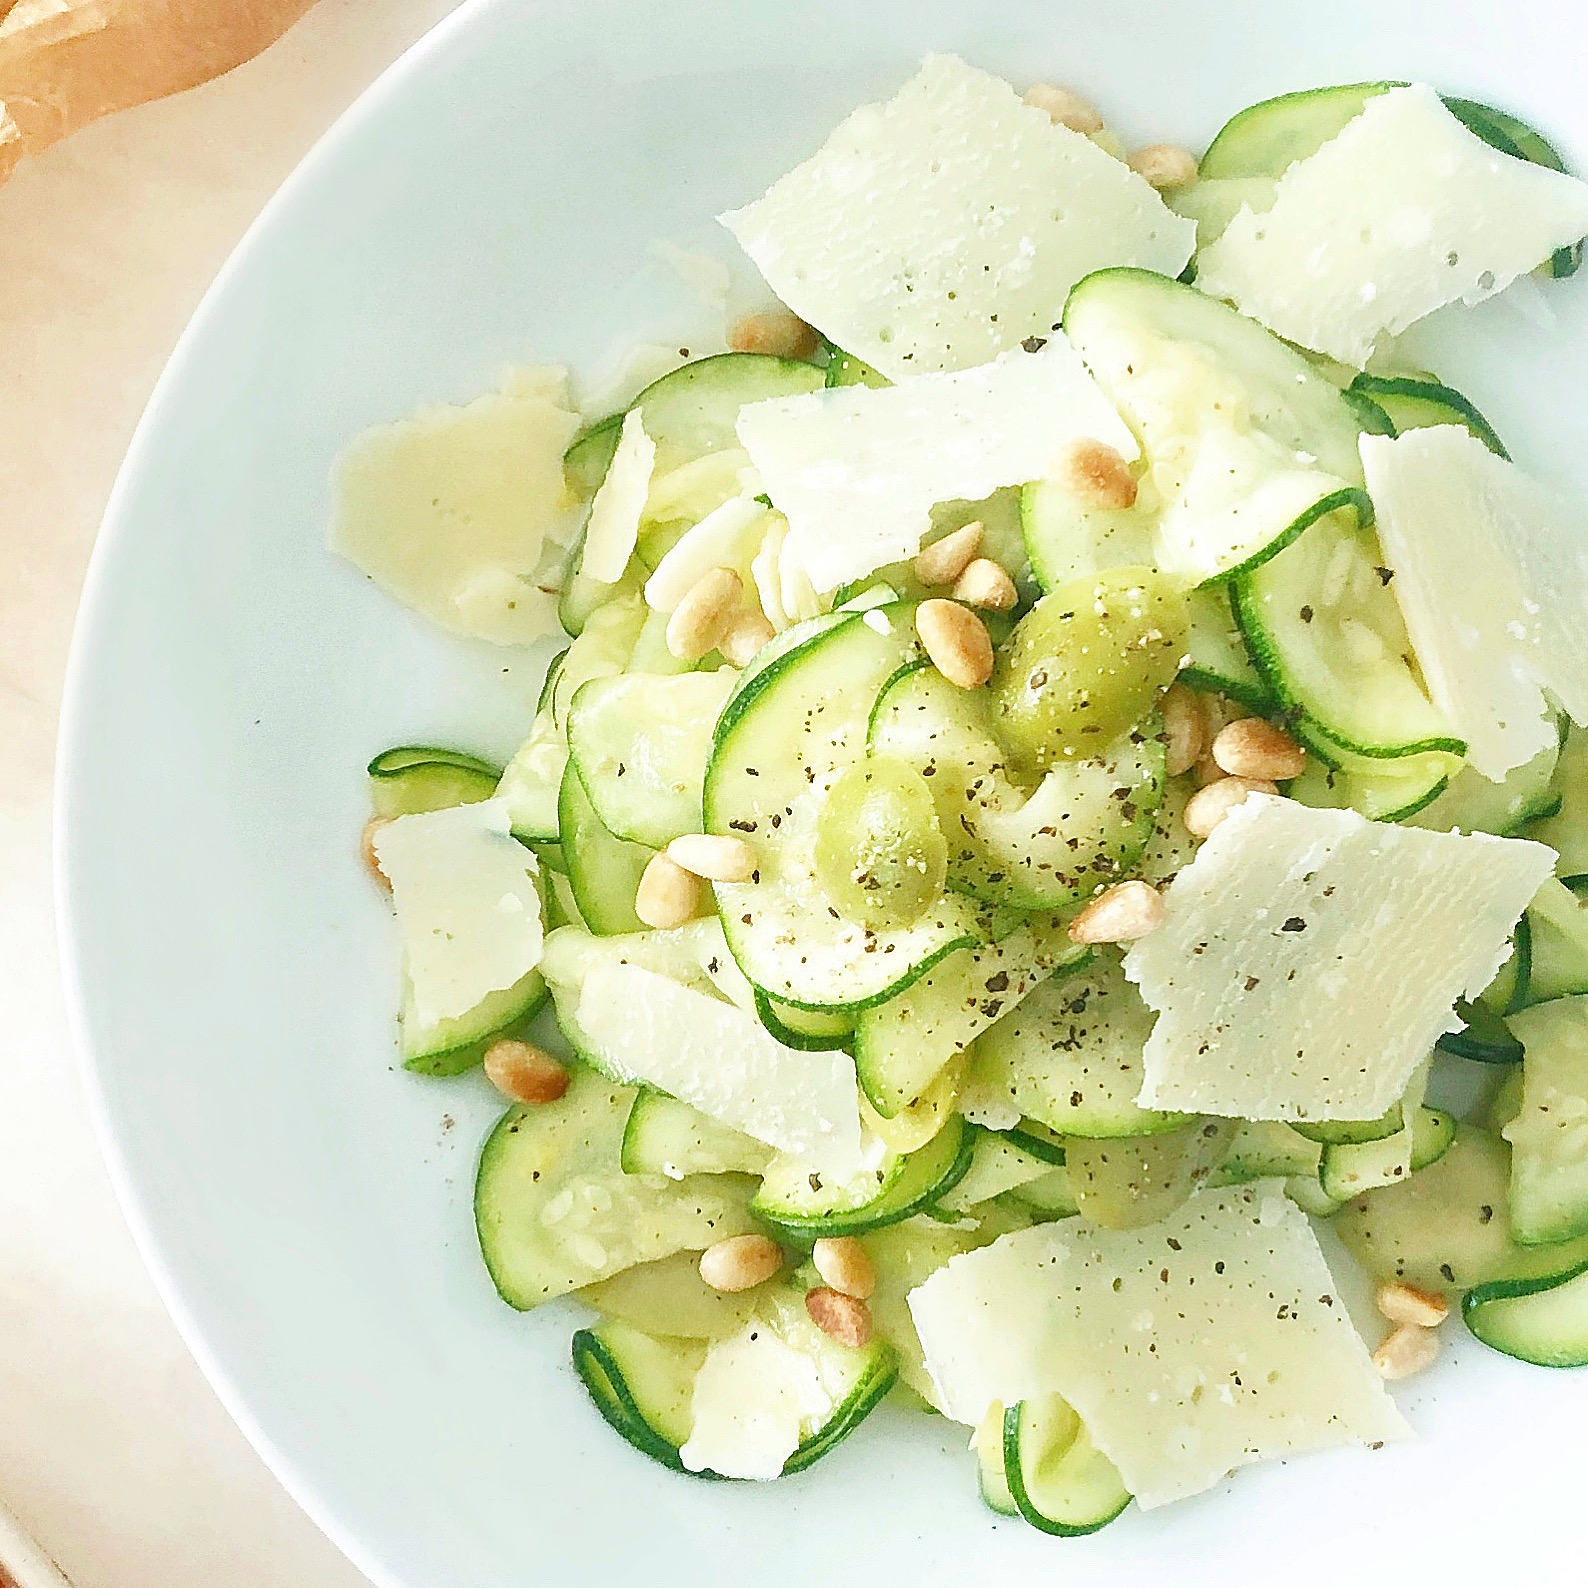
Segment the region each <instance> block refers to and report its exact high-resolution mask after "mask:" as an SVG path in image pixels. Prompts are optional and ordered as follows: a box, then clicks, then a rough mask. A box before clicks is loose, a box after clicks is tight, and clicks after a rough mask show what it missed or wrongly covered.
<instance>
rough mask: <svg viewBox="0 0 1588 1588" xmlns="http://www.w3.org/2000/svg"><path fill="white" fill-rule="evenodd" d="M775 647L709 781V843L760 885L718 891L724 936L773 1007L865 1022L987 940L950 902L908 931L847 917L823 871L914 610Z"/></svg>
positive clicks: (842, 624) (913, 646)
mask: <svg viewBox="0 0 1588 1588" xmlns="http://www.w3.org/2000/svg"><path fill="white" fill-rule="evenodd" d="M788 632H789V633H790V634H793V633H795V632H796V631H795V630H790V631H788ZM776 647H777V642H776V641H774V642H773V644H772V645H769V646H767V647H766V649H765V650H764V651H763V652H762V655H761V657H759V658H757V663H758V670H757V671H755V672H754V673H753V674H752V673H746V674H745V675H744V677H743V678H741V680H740V683H739V687H738V689H737V690H736V691H735V692H734V694H732V695H731V696H729V698H728V703H727V705H726V706H725V707H724V708H723V713H722V717H721V719H720V720H719V722H718V725H717V737H716V744H715V746H714V748H713V750H712V753H711V760H710V763H709V764H708V766H707V768H706V778H705V787H704V808H705V817H706V824H705V825H706V830H707V831H708V832H713V833H722V834H726V835H729V836H735V837H740V838H743V839H744V840H745V841H746V842H747V843H749V844H751V845H752V846H753V847H754V848H755V849H756V851H757V853H758V855H759V858H760V867H759V870H758V872H757V874H756V876H755V878H754V879H753V880H752V881H750V882H740V883H723V882H719V883H717V884H716V885H715V887H716V894H717V901H718V908H719V910H720V911H721V915H722V924H723V930H724V932H725V933H726V935H727V939H728V946H729V947H730V949H731V950H732V951H733V954H734V957H735V958H736V959H737V960H738V962H739V965H740V967H741V968H742V969H743V971H744V973H745V975H746V976H748V977H749V979H750V980H751V981H752V982H753V983H754V984H755V985H756V986H758V987H760V988H761V989H762V991H763V992H765V993H767V994H768V995H770V996H771V997H773V998H776V999H778V1000H779V1001H780V1002H782V1003H786V1004H790V1005H793V1006H795V1007H798V1008H807V1009H833V1010H842V1009H863V1008H865V1007H867V1006H868V1005H871V1004H877V1003H881V1002H883V1001H884V1000H885V999H888V998H891V997H893V996H894V995H896V994H897V993H899V992H901V991H903V989H904V988H905V987H907V986H909V984H910V983H911V982H913V981H915V980H916V979H917V978H918V977H920V976H923V975H924V974H925V973H926V972H927V971H928V970H930V969H931V968H932V966H933V965H935V964H936V963H937V962H938V960H940V959H942V958H943V956H944V955H945V954H949V953H951V952H952V951H953V950H954V949H956V948H959V947H962V946H964V945H965V944H968V943H973V942H978V941H982V940H983V939H984V938H985V936H986V932H987V927H986V924H985V923H984V922H983V920H982V919H981V917H980V914H979V912H978V911H977V909H976V908H975V907H974V906H973V904H972V903H971V902H970V901H969V900H967V899H964V898H962V897H961V896H960V895H958V894H953V893H945V894H942V895H940V896H939V897H938V898H937V900H936V901H935V902H933V903H931V904H929V905H928V906H927V907H926V909H925V910H924V911H923V912H922V913H921V914H920V915H919V916H917V917H916V918H915V919H914V920H911V921H909V922H906V923H903V924H900V925H898V926H896V927H892V928H887V927H874V926H868V925H866V924H864V923H862V922H860V921H857V920H854V919H852V918H850V917H848V916H846V915H845V913H844V911H843V910H842V909H841V908H840V907H839V903H838V901H837V900H835V899H834V897H833V896H832V895H831V893H830V892H829V890H828V889H827V887H826V886H825V884H824V882H823V880H822V876H821V874H820V869H819V867H818V864H817V839H818V834H819V824H820V820H821V815H822V811H823V809H824V804H825V796H826V794H827V792H828V790H829V789H830V788H831V787H832V784H833V782H834V781H835V779H836V777H837V775H838V774H839V773H840V772H842V771H843V770H844V769H846V768H847V767H849V766H851V765H853V764H854V763H855V762H857V761H859V760H860V759H861V758H862V757H863V756H864V754H865V747H866V725H867V721H868V719H869V717H870V715H871V709H872V706H873V704H874V703H875V701H876V699H877V697H878V695H880V694H881V693H882V690H883V688H884V687H885V686H886V684H887V683H888V680H889V679H891V678H892V677H893V676H894V675H895V674H896V673H897V672H898V671H899V669H900V668H901V667H904V666H907V665H909V664H910V663H912V662H914V661H916V660H917V659H918V658H919V655H920V651H919V647H918V645H917V642H916V638H915V628H914V615H913V609H911V608H910V607H908V606H902V607H880V608H875V609H873V610H872V611H870V612H867V613H864V614H861V613H856V612H846V613H842V614H834V615H833V617H832V618H830V619H826V620H818V621H817V622H816V623H815V624H812V625H810V626H809V627H807V628H806V629H805V631H804V632H803V633H802V634H800V635H799V637H798V638H797V639H795V640H792V641H789V642H788V643H787V647H786V648H785V649H783V650H781V651H776ZM774 651H776V654H775V655H774V656H773V657H771V658H770V659H767V660H763V658H766V657H767V653H768V652H774Z"/></svg>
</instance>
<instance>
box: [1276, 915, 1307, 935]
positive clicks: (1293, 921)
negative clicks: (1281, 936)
mask: <svg viewBox="0 0 1588 1588" xmlns="http://www.w3.org/2000/svg"><path fill="white" fill-rule="evenodd" d="M1279 930H1280V931H1281V932H1305V931H1306V930H1307V923H1306V922H1305V921H1304V920H1302V918H1301V917H1300V916H1299V915H1293V916H1291V918H1290V919H1289V920H1288V921H1286V922H1285V924H1284V925H1283V926H1282V927H1280V929H1279Z"/></svg>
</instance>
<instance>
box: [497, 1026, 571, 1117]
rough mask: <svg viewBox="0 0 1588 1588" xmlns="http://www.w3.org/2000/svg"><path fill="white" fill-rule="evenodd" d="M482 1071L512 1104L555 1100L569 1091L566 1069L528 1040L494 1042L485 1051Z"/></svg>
mask: <svg viewBox="0 0 1588 1588" xmlns="http://www.w3.org/2000/svg"><path fill="white" fill-rule="evenodd" d="M485 1074H486V1078H487V1079H488V1080H489V1081H490V1083H491V1085H492V1086H494V1087H495V1088H496V1089H497V1091H499V1092H500V1093H501V1094H502V1095H503V1096H504V1097H510V1098H512V1099H513V1101H514V1102H515V1103H555V1102H556V1101H557V1099H558V1098H559V1097H561V1096H562V1094H563V1093H564V1092H566V1091H567V1090H568V1072H567V1070H565V1069H564V1068H563V1067H562V1065H560V1064H559V1063H558V1062H557V1061H556V1060H555V1059H554V1058H553V1057H552V1056H551V1055H550V1054H549V1053H546V1052H543V1051H542V1050H541V1049H540V1048H537V1047H536V1046H535V1045H534V1044H533V1043H530V1042H514V1041H512V1040H511V1039H509V1038H504V1039H503V1040H502V1041H500V1042H493V1043H492V1044H491V1045H490V1047H488V1048H487V1049H486V1050H485Z"/></svg>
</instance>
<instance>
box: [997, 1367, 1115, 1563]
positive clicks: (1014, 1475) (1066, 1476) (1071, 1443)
mask: <svg viewBox="0 0 1588 1588" xmlns="http://www.w3.org/2000/svg"><path fill="white" fill-rule="evenodd" d="M1004 1477H1005V1479H1006V1481H1007V1483H1008V1486H1009V1494H1010V1497H1011V1498H1012V1499H1013V1500H1014V1502H1015V1505H1016V1507H1017V1508H1018V1510H1019V1512H1020V1514H1021V1516H1023V1517H1024V1518H1025V1519H1026V1521H1028V1522H1029V1523H1030V1524H1031V1525H1032V1526H1033V1527H1037V1528H1040V1529H1041V1530H1042V1531H1043V1532H1044V1533H1053V1534H1055V1535H1057V1536H1058V1537H1060V1538H1077V1537H1079V1536H1080V1535H1082V1534H1084V1533H1095V1532H1096V1531H1097V1530H1098V1529H1099V1528H1100V1527H1107V1526H1108V1524H1109V1523H1110V1522H1112V1521H1113V1520H1114V1518H1115V1517H1117V1516H1118V1515H1119V1514H1120V1512H1121V1511H1123V1510H1124V1509H1125V1507H1126V1506H1127V1505H1129V1504H1130V1502H1131V1498H1132V1497H1131V1493H1130V1491H1129V1490H1128V1489H1127V1488H1126V1487H1125V1484H1124V1481H1123V1479H1121V1477H1120V1475H1119V1469H1118V1468H1117V1467H1115V1465H1114V1463H1113V1462H1112V1461H1110V1460H1109V1459H1108V1457H1107V1456H1105V1455H1104V1454H1103V1453H1102V1451H1101V1450H1099V1449H1098V1448H1097V1446H1096V1445H1095V1444H1093V1443H1092V1437H1091V1435H1090V1434H1089V1433H1088V1432H1087V1430H1086V1428H1085V1426H1084V1425H1083V1424H1082V1422H1081V1419H1080V1418H1079V1417H1078V1416H1076V1414H1075V1412H1074V1410H1073V1409H1072V1408H1071V1407H1070V1406H1069V1404H1068V1403H1067V1402H1065V1401H1064V1400H1062V1399H1061V1398H1060V1397H1059V1396H1057V1395H1045V1396H1042V1397H1041V1398H1040V1399H1038V1400H1033V1401H1021V1402H1020V1403H1019V1404H1017V1405H1014V1406H1011V1407H1009V1409H1008V1410H1007V1411H1006V1412H1005V1413H1004Z"/></svg>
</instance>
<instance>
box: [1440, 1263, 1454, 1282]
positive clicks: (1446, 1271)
mask: <svg viewBox="0 0 1588 1588" xmlns="http://www.w3.org/2000/svg"><path fill="white" fill-rule="evenodd" d="M1439 1272H1440V1273H1441V1274H1443V1275H1444V1276H1445V1283H1446V1284H1448V1285H1453V1284H1455V1282H1456V1274H1455V1270H1454V1269H1453V1268H1451V1266H1450V1264H1449V1263H1441V1264H1440V1265H1439Z"/></svg>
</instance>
